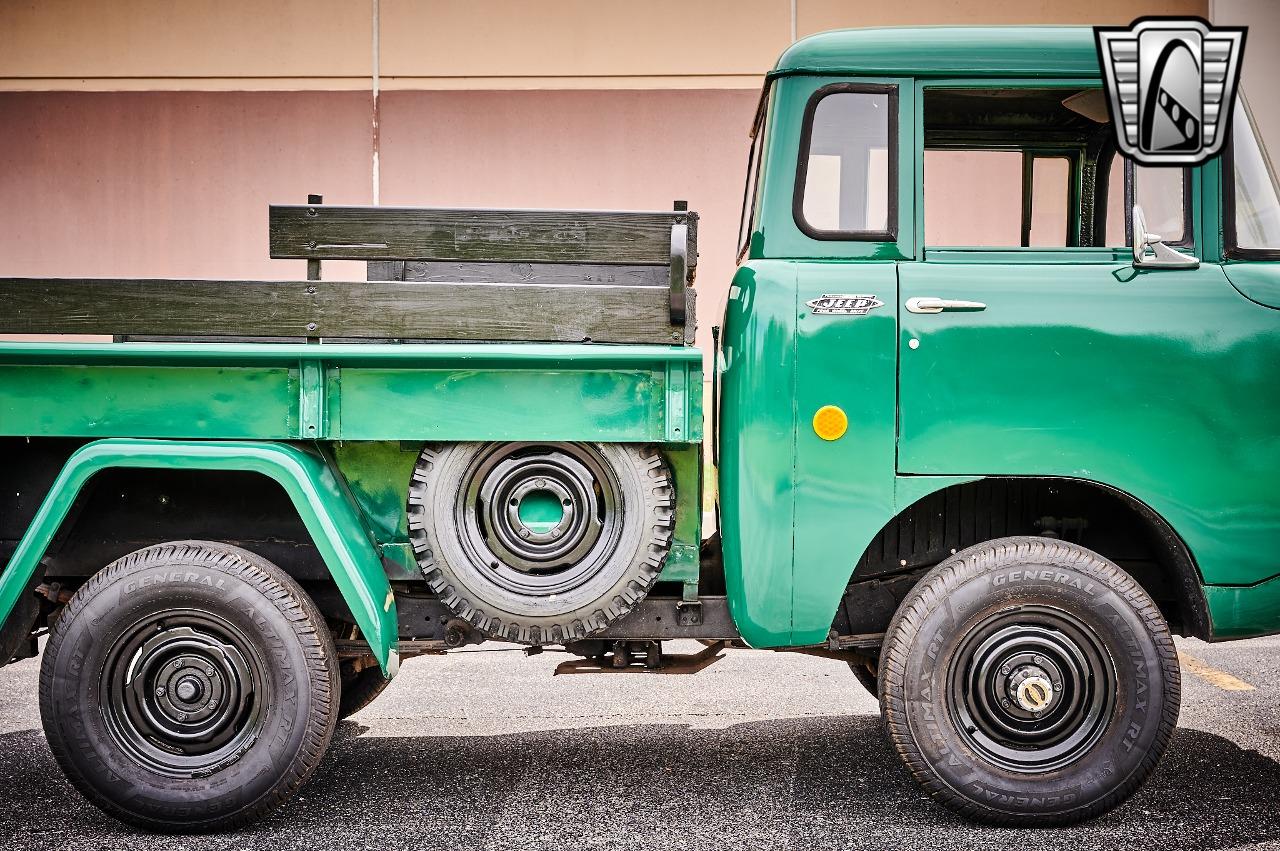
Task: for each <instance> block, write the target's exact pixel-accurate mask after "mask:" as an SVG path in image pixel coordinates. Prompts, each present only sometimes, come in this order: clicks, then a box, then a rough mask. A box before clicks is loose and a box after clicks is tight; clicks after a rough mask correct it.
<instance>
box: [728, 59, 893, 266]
mask: <svg viewBox="0 0 1280 851" xmlns="http://www.w3.org/2000/svg"><path fill="white" fill-rule="evenodd" d="M842 82H857V83H874V84H881V85H893V86H897V87H898V127H899V133H898V151H897V152H898V180H897V188H898V197H899V206H898V228H897V230H898V236H897V239H896V240H895V241H893V242H867V241H855V240H847V239H814V238H812V237H810V236H807V235H806V234H805V233H804V232H803V231H801V230H800V228H799V227H798V226H797V225H796V222H795V219H794V218H793V215H792V213H793V211H792V199H793V195H794V192H795V178H796V167H797V163H798V161H799V156H800V136H801V130H802V124H803V118H804V111H805V105H806V104H807V103H808V102H809V98H810V97H812V95H813V94H814V92H816V91H818V90H819V89H821V88H823V87H825V86H829V85H831V84H833V83H842ZM772 88H773V89H774V90H775V91H774V93H773V99H772V107H771V110H770V113H769V116H768V127H769V132H770V134H771V135H770V137H769V139H768V142H767V144H766V145H765V146H764V152H763V157H764V170H763V172H762V174H761V182H760V188H759V197H758V199H757V201H758V209H757V215H756V216H755V217H754V219H753V222H752V232H751V237H750V246H751V247H750V252H749V257H750V258H752V259H756V258H765V257H791V258H796V257H813V258H831V259H842V260H852V259H862V260H897V259H902V258H911V257H914V256H915V252H916V243H915V229H914V228H913V227H912V226H911V223H912V222H913V221H914V220H915V193H914V192H913V188H914V186H915V171H916V170H915V154H914V145H913V141H912V139H913V134H912V116H913V115H914V114H915V89H914V87H913V86H912V84H911V80H907V79H902V78H894V77H863V78H858V79H856V80H853V79H847V78H842V77H808V76H804V77H786V78H783V79H780V80H777V81H776V82H774V83H773V84H772Z"/></svg>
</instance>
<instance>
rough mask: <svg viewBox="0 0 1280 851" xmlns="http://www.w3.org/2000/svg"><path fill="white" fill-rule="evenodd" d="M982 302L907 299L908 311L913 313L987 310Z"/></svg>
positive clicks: (925, 297)
mask: <svg viewBox="0 0 1280 851" xmlns="http://www.w3.org/2000/svg"><path fill="white" fill-rule="evenodd" d="M986 309H987V306H986V305H985V304H983V303H982V302H980V301H957V300H955V299H950V298H934V297H933V296H919V297H917V298H909V299H907V310H909V311H911V312H912V313H941V312H942V311H944V310H986Z"/></svg>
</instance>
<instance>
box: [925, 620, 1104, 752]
mask: <svg viewBox="0 0 1280 851" xmlns="http://www.w3.org/2000/svg"><path fill="white" fill-rule="evenodd" d="M948 681H949V690H950V694H951V701H950V702H951V708H952V714H953V717H954V719H955V723H956V726H957V728H958V729H959V730H960V732H961V734H962V735H964V736H965V738H966V739H968V741H969V743H970V744H971V745H972V746H973V748H974V750H975V751H977V752H978V753H979V754H980V755H981V756H983V757H985V758H986V759H988V760H989V761H991V762H993V763H995V764H997V765H1000V766H1002V767H1004V768H1008V769H1011V770H1015V771H1027V772H1039V771H1046V770H1050V769H1053V768H1058V767H1061V766H1063V765H1066V764H1068V763H1070V762H1072V761H1074V760H1075V759H1077V758H1079V757H1080V756H1081V755H1082V754H1083V753H1085V752H1086V751H1087V750H1088V749H1089V747H1090V746H1092V744H1093V743H1094V742H1095V741H1097V739H1098V737H1099V736H1100V735H1101V734H1102V731H1103V729H1104V728H1105V726H1106V720H1107V717H1108V716H1109V714H1110V710H1111V707H1112V706H1113V705H1114V702H1115V695H1116V689H1117V686H1116V674H1115V670H1114V666H1113V665H1112V663H1111V659H1110V657H1109V656H1108V654H1107V653H1106V650H1105V649H1104V648H1103V646H1102V643H1101V641H1100V640H1099V639H1098V638H1097V636H1096V635H1094V634H1093V632H1092V630H1090V629H1088V628H1087V627H1086V626H1085V625H1084V624H1083V623H1082V622H1080V621H1079V620H1078V619H1076V618H1074V617H1072V616H1071V615H1069V614H1068V613H1066V612H1064V611H1061V610H1059V609H1054V608H1051V607H1048V606H1021V607H1016V608H1014V609H1008V610H1005V611H1002V612H999V613H997V614H995V615H993V616H991V617H990V618H988V619H987V620H986V621H984V622H983V623H981V624H979V625H978V626H977V627H975V628H974V629H973V630H972V631H971V632H970V633H969V635H968V637H967V638H966V639H965V640H964V641H963V642H962V643H961V644H960V646H959V647H958V648H957V652H956V654H955V656H954V657H953V662H952V664H951V667H950V668H949V671H948Z"/></svg>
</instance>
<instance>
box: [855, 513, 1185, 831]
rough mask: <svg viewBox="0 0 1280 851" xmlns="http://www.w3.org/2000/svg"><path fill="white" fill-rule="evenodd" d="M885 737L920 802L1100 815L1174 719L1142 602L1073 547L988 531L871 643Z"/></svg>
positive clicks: (1004, 814)
mask: <svg viewBox="0 0 1280 851" xmlns="http://www.w3.org/2000/svg"><path fill="white" fill-rule="evenodd" d="M880 688H881V701H880V702H881V711H882V713H883V715H884V718H885V721H886V724H887V726H888V729H889V735H890V737H891V739H892V743H893V746H894V748H895V749H896V750H897V751H898V753H899V754H900V755H901V756H902V758H903V760H904V761H905V762H906V764H907V767H908V768H909V769H910V770H911V773H912V774H913V775H914V776H915V778H916V779H917V780H918V781H920V783H921V784H922V785H923V786H924V787H925V789H926V790H927V791H928V792H929V794H930V795H932V796H933V797H934V798H935V799H937V800H938V801H940V802H941V803H943V804H945V805H946V806H948V807H950V808H951V809H953V810H956V811H957V812H960V813H962V814H963V815H966V816H969V817H971V818H975V819H978V820H981V821H986V822H991V823H995V824H1007V825H1059V824H1070V823H1073V822H1078V821H1081V820H1083V819H1086V818H1090V817H1093V816H1096V815H1099V814H1101V813H1103V812H1106V811H1107V810H1109V809H1111V808H1112V807H1114V806H1116V805H1117V804H1119V803H1120V802H1122V801H1124V800H1125V799H1126V798H1128V797H1129V795H1131V794H1132V793H1133V792H1134V791H1135V790H1136V789H1137V788H1138V787H1139V786H1140V785H1141V784H1142V782H1143V781H1144V780H1145V779H1146V778H1147V777H1148V776H1149V775H1150V773H1151V771H1152V770H1153V769H1154V768H1155V765H1156V763H1157V761H1158V760H1159V759H1160V756H1161V755H1162V754H1163V753H1164V750H1165V748H1166V746H1167V745H1168V743H1169V738H1170V736H1171V735H1172V733H1173V730H1174V727H1175V726H1176V725H1177V720H1178V707H1179V701H1180V696H1181V683H1180V679H1179V672H1178V660H1177V653H1176V651H1175V649H1174V646H1173V640H1172V638H1171V637H1170V635H1169V629H1168V626H1167V625H1166V624H1165V621H1164V618H1163V617H1162V616H1161V614H1160V611H1159V609H1158V608H1157V607H1156V605H1155V603H1154V602H1153V601H1152V600H1151V598H1150V597H1149V596H1148V595H1147V594H1146V592H1145V591H1143V589H1142V588H1141V587H1140V586H1139V585H1138V584H1137V583H1136V582H1135V581H1134V580H1133V579H1132V578H1131V577H1130V576H1129V575H1128V574H1126V573H1125V572H1124V571H1122V570H1121V569H1120V568H1119V567H1117V566H1116V565H1114V564H1112V563H1111V562H1109V561H1107V560H1106V559H1104V558H1102V557H1101V556H1099V555H1097V554H1096V553H1093V552H1090V551H1089V550H1086V549H1084V548H1083V547H1079V546H1076V545H1074V544H1069V543H1065V542H1062V541H1054V540H1048V539H1044V538H1003V539H1000V540H997V541H991V542H988V543H986V544H981V545H978V546H976V547H972V548H970V549H968V550H965V551H963V552H961V553H958V554H957V555H954V556H952V557H951V558H949V559H948V560H946V561H944V562H943V563H942V564H940V565H938V566H937V567H936V568H934V569H933V571H932V572H930V573H929V574H928V575H927V576H926V577H925V578H924V579H922V580H921V581H920V583H919V584H918V585H917V586H916V587H915V588H914V589H912V591H911V593H910V594H909V595H908V596H907V598H906V599H905V600H904V601H903V602H902V605H901V607H900V608H899V610H898V613H897V614H896V615H895V617H894V620H893V623H892V624H891V625H890V627H889V632H888V634H887V638H886V641H885V645H884V648H883V651H882V653H881V656H880Z"/></svg>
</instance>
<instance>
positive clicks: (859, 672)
mask: <svg viewBox="0 0 1280 851" xmlns="http://www.w3.org/2000/svg"><path fill="white" fill-rule="evenodd" d="M849 670H850V671H852V672H853V678H854V679H855V680H857V681H858V682H859V683H860V684H861V685H862V687H863V688H865V689H866V690H867V693H868V694H870V695H871V696H872V697H874V698H876V699H877V700H879V699H880V689H879V687H878V686H877V685H876V672H875V671H874V670H872V668H871V666H870V665H868V664H867V663H866V662H850V663H849Z"/></svg>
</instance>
